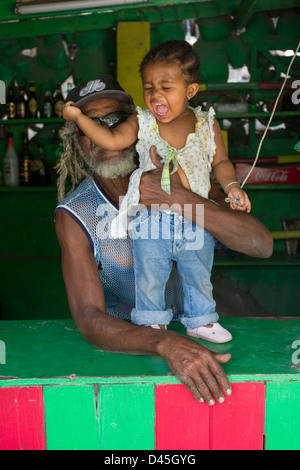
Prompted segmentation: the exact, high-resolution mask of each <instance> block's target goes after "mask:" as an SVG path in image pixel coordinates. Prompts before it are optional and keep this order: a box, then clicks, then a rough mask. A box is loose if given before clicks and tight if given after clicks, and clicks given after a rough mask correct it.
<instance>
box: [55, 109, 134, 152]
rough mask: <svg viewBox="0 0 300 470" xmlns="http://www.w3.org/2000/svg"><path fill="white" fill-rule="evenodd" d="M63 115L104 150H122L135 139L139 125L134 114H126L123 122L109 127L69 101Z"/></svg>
mask: <svg viewBox="0 0 300 470" xmlns="http://www.w3.org/2000/svg"><path fill="white" fill-rule="evenodd" d="M63 117H64V119H66V120H67V121H73V122H75V124H77V126H78V127H79V128H80V129H81V130H82V132H84V134H85V135H86V136H87V137H88V138H89V139H90V140H91V141H92V142H94V144H96V145H98V146H99V147H101V148H103V149H105V150H123V149H124V148H127V147H129V146H130V145H133V144H134V143H135V142H136V140H137V136H138V130H139V125H138V119H137V116H136V114H132V115H130V116H128V118H127V119H126V121H125V122H123V123H122V124H119V125H118V126H117V127H115V128H114V129H111V128H109V127H107V126H106V125H99V124H97V123H96V122H94V121H93V120H92V119H90V118H89V117H88V116H86V115H85V114H83V112H82V111H81V110H80V109H79V108H76V107H75V106H73V103H72V101H69V102H67V103H66V104H65V106H64V109H63Z"/></svg>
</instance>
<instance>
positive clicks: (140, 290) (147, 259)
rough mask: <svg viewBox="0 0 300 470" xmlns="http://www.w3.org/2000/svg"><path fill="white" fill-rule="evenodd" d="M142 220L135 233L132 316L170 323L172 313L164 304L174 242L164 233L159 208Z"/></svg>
mask: <svg viewBox="0 0 300 470" xmlns="http://www.w3.org/2000/svg"><path fill="white" fill-rule="evenodd" d="M139 222H140V226H139V230H138V229H137V227H135V236H133V257H134V271H135V287H136V292H135V294H136V295H135V298H136V304H135V308H134V309H133V310H132V313H131V320H132V322H133V323H135V324H136V325H168V324H169V323H170V321H171V319H172V316H173V314H172V310H171V309H166V308H165V286H166V283H167V281H168V279H169V276H170V273H171V269H172V259H171V255H172V243H171V240H170V239H162V237H161V233H162V230H161V227H160V216H159V212H156V211H152V212H151V213H150V215H149V214H148V216H147V217H145V216H143V217H142V218H140V219H139ZM133 235H134V233H133Z"/></svg>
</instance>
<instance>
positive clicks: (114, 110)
mask: <svg viewBox="0 0 300 470" xmlns="http://www.w3.org/2000/svg"><path fill="white" fill-rule="evenodd" d="M67 100H68V101H73V102H74V105H75V106H77V107H79V108H80V109H81V110H82V112H83V113H84V114H86V115H87V116H89V117H90V118H92V119H93V120H94V121H95V122H97V123H98V124H101V125H105V126H108V127H116V126H117V125H118V124H119V123H121V122H123V121H124V120H125V119H126V118H127V116H128V115H129V114H131V113H132V112H134V107H133V102H132V98H131V97H130V95H128V94H127V93H125V91H124V90H123V89H122V88H121V87H120V85H119V83H118V82H116V81H115V80H114V79H113V78H112V77H110V76H107V77H103V78H101V79H97V80H93V81H90V82H88V83H83V84H81V85H78V86H77V87H76V88H75V89H74V90H72V91H71V92H70V93H69V96H68V98H67ZM62 137H63V142H64V150H65V152H64V155H63V156H62V159H61V164H60V177H59V181H58V189H59V191H58V197H59V205H58V206H57V208H56V232H57V236H58V240H59V243H60V246H61V251H62V268H63V276H64V281H65V285H66V290H67V295H68V301H69V305H70V310H71V313H72V316H73V319H74V321H75V323H76V325H77V327H78V329H79V330H80V332H81V334H82V335H83V337H84V338H85V339H86V340H87V341H88V342H89V343H91V344H93V345H94V346H96V347H98V348H99V349H102V350H105V351H110V352H115V353H123V354H138V355H140V354H142V355H160V356H161V357H162V358H164V359H165V360H166V361H167V363H168V365H169V367H170V369H171V371H172V372H173V373H174V374H175V375H176V377H177V378H178V379H179V380H180V381H181V382H182V383H183V384H185V385H186V386H187V387H188V389H189V390H190V392H191V393H192V395H193V396H194V397H195V399H196V400H198V401H200V402H203V401H206V402H207V403H208V404H210V405H213V404H214V403H215V400H217V401H219V402H221V403H222V402H223V401H224V399H225V398H224V395H225V394H227V395H230V394H231V386H230V383H229V381H228V379H227V377H226V375H225V373H224V371H223V368H222V367H221V365H220V364H222V363H226V362H228V361H229V359H230V354H215V353H212V352H211V351H209V350H208V349H206V348H205V347H203V346H202V345H200V344H199V343H197V342H196V341H194V340H192V339H191V338H188V337H187V336H184V335H181V334H178V333H175V332H174V331H171V330H163V329H157V330H156V329H153V328H147V327H144V326H136V325H134V324H132V323H130V321H129V319H130V314H131V310H132V308H133V307H134V299H135V282H134V271H133V257H132V240H131V239H130V237H128V238H125V239H112V238H111V236H110V223H111V221H112V220H113V218H114V217H115V216H116V214H117V210H118V207H119V200H120V197H122V196H124V195H125V194H126V192H127V189H128V183H129V176H130V174H131V173H132V172H133V171H134V170H135V169H136V165H137V163H136V162H137V159H136V152H135V146H132V147H130V148H128V149H124V150H122V151H112V150H110V151H106V150H103V149H101V148H99V147H97V146H95V144H93V143H92V142H91V141H90V140H89V139H88V137H87V136H85V135H84V134H83V132H82V131H81V130H80V129H79V128H78V127H77V126H76V124H74V123H72V122H68V123H66V125H65V129H64V133H63V136H62ZM150 152H151V158H152V160H153V162H155V163H156V164H157V166H158V167H159V166H160V162H159V159H158V157H157V155H156V153H155V149H153V148H152V149H151V151H150ZM79 174H80V175H83V176H85V179H84V180H83V182H82V183H81V184H79V186H78V188H77V189H75V190H74V188H75V185H77V184H78V182H79V181H78V175H79ZM68 176H70V177H71V181H72V184H73V186H72V189H71V192H70V193H69V195H67V197H65V198H64V188H65V181H66V178H67V177H68ZM160 183H161V168H158V169H157V170H155V171H152V172H149V173H145V174H144V175H143V177H142V179H141V185H140V197H141V199H140V202H141V204H143V205H144V206H146V207H151V205H153V204H155V205H160V204H161V201H164V202H165V201H166V193H165V192H164V191H163V190H162V189H161V184H160ZM171 187H172V191H171V194H170V195H168V201H167V202H168V205H169V207H172V208H173V207H175V206H177V207H181V208H182V209H183V208H184V204H185V205H186V206H185V207H189V208H191V209H192V210H191V211H190V213H188V214H187V213H186V212H184V216H186V217H189V218H190V219H191V220H193V221H197V218H196V215H197V210H196V209H197V205H199V204H202V205H204V210H205V211H204V227H205V229H206V230H208V231H209V232H211V233H212V234H213V235H214V236H215V237H216V238H217V239H219V240H220V241H221V242H222V243H224V244H225V245H227V246H228V247H229V248H232V249H234V250H238V251H240V252H242V253H245V254H248V255H250V256H254V257H262V258H264V257H269V256H270V255H271V253H272V237H271V235H270V233H269V232H268V230H267V229H266V228H265V227H264V226H263V225H262V224H261V223H260V222H259V221H257V220H256V219H255V218H253V217H252V216H251V215H249V214H246V213H244V212H237V211H232V210H231V209H228V207H227V205H226V203H225V202H224V195H222V193H221V192H220V191H219V190H218V189H217V188H216V187H215V186H214V185H213V186H212V189H211V192H210V198H211V199H214V201H216V202H217V204H216V203H215V202H212V201H211V200H208V199H203V198H202V197H200V196H199V195H197V194H195V193H193V192H191V191H190V190H188V189H186V188H184V187H183V185H182V184H181V181H180V178H179V177H178V175H177V173H174V174H173V175H172V176H171ZM62 198H64V199H63V200H61V199H62ZM182 301H183V293H182V287H181V281H180V277H179V275H178V273H177V270H176V266H175V265H174V267H173V270H172V272H171V276H170V279H169V281H168V284H167V288H166V305H168V306H169V308H172V309H173V312H174V318H178V316H179V315H180V314H181V313H182V312H183V307H182V305H183V302H182Z"/></svg>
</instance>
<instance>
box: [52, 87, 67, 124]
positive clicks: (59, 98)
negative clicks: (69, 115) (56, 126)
mask: <svg viewBox="0 0 300 470" xmlns="http://www.w3.org/2000/svg"><path fill="white" fill-rule="evenodd" d="M64 104H65V100H64V97H63V94H62V90H61V83H58V85H57V90H56V93H55V96H54V113H55V117H57V118H61V117H62V110H63V106H64Z"/></svg>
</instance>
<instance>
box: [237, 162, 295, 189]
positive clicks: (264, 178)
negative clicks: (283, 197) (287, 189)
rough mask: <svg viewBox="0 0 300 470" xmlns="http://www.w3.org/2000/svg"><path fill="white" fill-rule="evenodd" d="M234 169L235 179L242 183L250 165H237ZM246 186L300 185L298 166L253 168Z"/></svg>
mask: <svg viewBox="0 0 300 470" xmlns="http://www.w3.org/2000/svg"><path fill="white" fill-rule="evenodd" d="M235 169H236V175H237V178H238V180H239V181H240V182H241V183H242V182H243V181H244V179H245V178H246V177H247V175H248V173H249V171H250V170H251V165H248V164H246V163H237V164H236V165H235ZM247 184H300V164H299V165H293V166H290V167H284V168H262V167H259V166H258V167H255V168H254V169H253V171H252V173H251V174H250V176H249V178H248V180H247Z"/></svg>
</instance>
